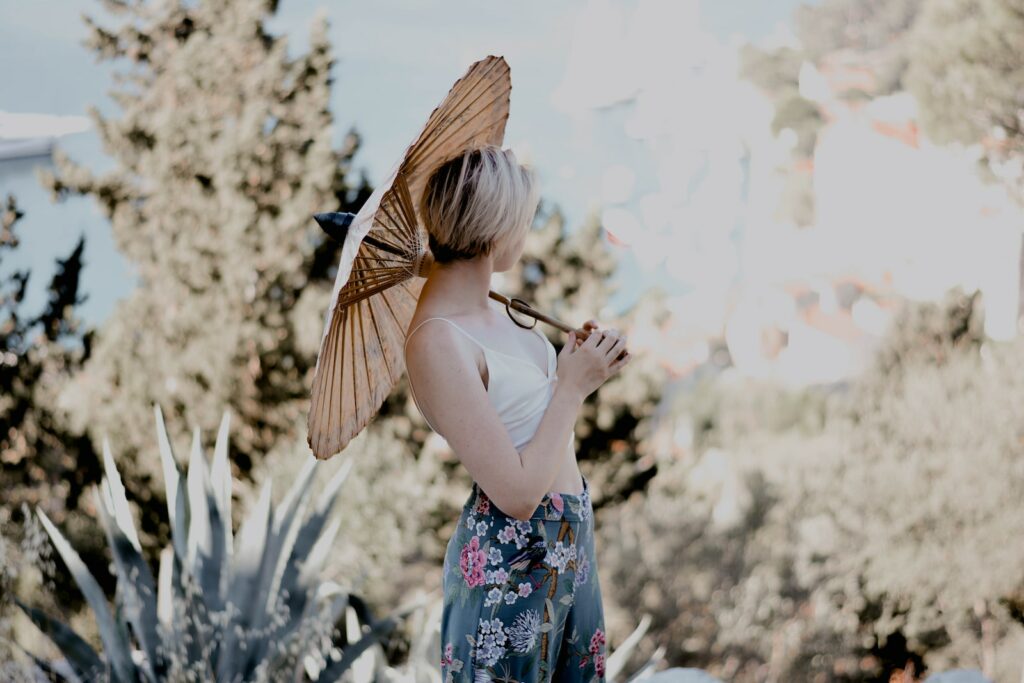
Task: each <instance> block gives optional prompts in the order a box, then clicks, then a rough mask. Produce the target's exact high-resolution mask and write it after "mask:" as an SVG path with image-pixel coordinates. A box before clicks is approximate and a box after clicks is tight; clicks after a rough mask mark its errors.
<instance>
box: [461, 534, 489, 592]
mask: <svg viewBox="0 0 1024 683" xmlns="http://www.w3.org/2000/svg"><path fill="white" fill-rule="evenodd" d="M486 563H487V553H485V552H484V551H483V550H481V549H480V537H479V536H474V537H473V538H471V539H469V543H467V544H466V545H464V546H462V554H461V556H460V557H459V567H460V568H461V569H462V576H463V577H464V578H465V579H466V585H467V586H469V587H470V588H475V587H476V586H482V585H483V584H484V580H485V578H484V564H486Z"/></svg>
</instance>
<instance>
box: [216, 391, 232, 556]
mask: <svg viewBox="0 0 1024 683" xmlns="http://www.w3.org/2000/svg"><path fill="white" fill-rule="evenodd" d="M230 423H231V411H229V410H225V411H224V414H223V415H222V416H221V419H220V428H219V429H218V430H217V441H216V443H215V444H214V447H213V464H212V465H210V485H211V486H212V487H213V492H214V499H215V500H216V501H217V507H218V509H219V510H220V516H221V519H223V520H224V524H223V525H222V531H223V532H224V548H225V549H226V551H227V555H228V557H229V558H230V556H231V552H232V549H233V548H232V544H233V543H234V539H233V538H232V532H231V465H230V464H229V463H228V439H229V434H228V427H229V425H230Z"/></svg>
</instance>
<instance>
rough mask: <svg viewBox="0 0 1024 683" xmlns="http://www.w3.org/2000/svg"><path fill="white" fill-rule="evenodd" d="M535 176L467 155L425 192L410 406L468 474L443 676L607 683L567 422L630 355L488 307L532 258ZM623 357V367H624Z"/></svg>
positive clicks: (500, 154)
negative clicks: (425, 245) (518, 266)
mask: <svg viewBox="0 0 1024 683" xmlns="http://www.w3.org/2000/svg"><path fill="white" fill-rule="evenodd" d="M537 202H538V187H537V181H536V176H535V175H534V173H533V172H532V170H530V169H528V168H526V167H524V166H521V165H520V164H518V163H517V162H516V159H515V157H514V155H513V154H512V152H511V151H510V150H502V149H500V148H499V147H497V146H495V145H486V146H483V147H480V148H476V149H471V150H467V151H466V152H465V153H463V154H462V155H460V156H458V157H455V158H453V159H450V160H448V161H446V162H445V163H443V164H441V165H439V166H438V167H437V169H435V170H434V171H433V172H432V173H431V175H430V177H429V179H428V180H427V183H426V186H425V188H424V191H423V195H422V197H421V198H420V210H421V215H422V216H423V218H424V221H425V223H426V227H427V230H428V233H429V241H430V249H431V252H432V253H433V256H434V259H435V265H434V266H433V268H432V270H431V272H430V274H429V277H428V278H427V281H426V283H425V284H424V286H423V289H422V291H421V293H420V296H419V302H418V305H417V308H416V312H415V314H414V315H413V320H412V321H411V323H410V325H409V331H408V333H407V335H406V340H405V360H406V366H407V369H408V373H409V385H410V389H411V390H412V395H413V400H414V401H415V402H416V405H417V407H418V408H419V410H420V412H421V413H422V414H423V416H424V418H425V419H426V420H427V423H428V424H429V425H430V427H431V428H432V429H433V430H434V431H436V432H437V433H438V434H440V435H441V436H443V437H444V438H445V440H446V441H447V442H448V444H449V445H450V446H451V448H452V450H453V451H454V452H455V455H456V457H458V459H459V460H460V462H462V464H463V465H464V466H465V467H466V470H467V471H468V472H469V474H470V476H471V477H472V479H473V489H472V492H471V493H470V496H469V498H468V500H467V501H466V504H465V505H464V506H463V509H462V514H461V516H460V518H459V524H458V526H457V528H456V531H455V533H454V534H453V535H452V537H451V539H450V540H449V541H448V546H447V550H446V553H445V558H444V573H443V592H444V608H443V611H442V617H441V673H442V676H443V679H444V680H445V681H446V682H447V681H452V682H454V681H471V682H473V683H476V682H477V681H490V680H495V681H520V682H523V681H528V682H531V683H532V682H534V681H557V682H559V683H561V682H562V681H604V657H605V640H606V639H605V633H604V613H603V607H602V602H601V592H600V586H599V582H598V575H597V565H596V559H595V555H594V543H593V514H592V513H593V509H592V507H591V504H590V490H589V484H588V482H587V480H586V478H585V477H583V476H582V475H581V474H580V471H579V468H578V466H577V463H576V453H575V450H574V447H573V442H574V433H573V431H572V428H573V425H574V423H575V421H576V418H577V415H578V413H579V410H580V408H581V406H582V404H583V400H584V399H585V398H586V397H587V396H588V395H589V394H590V393H591V392H593V391H594V390H596V389H597V388H598V387H599V386H600V385H601V384H602V383H604V382H605V381H606V380H607V379H608V378H609V377H611V376H612V375H614V374H615V373H617V372H618V371H619V370H621V369H622V367H623V366H624V365H625V364H626V363H627V362H628V361H629V359H630V356H629V354H628V353H626V352H625V341H626V340H625V337H624V336H622V335H619V334H618V333H617V332H616V331H615V330H610V331H608V330H598V329H597V325H596V323H595V322H594V321H592V320H591V321H588V322H587V323H586V325H585V328H586V329H587V330H589V331H590V335H589V336H588V337H587V339H586V340H585V341H582V342H580V343H579V344H577V341H578V340H577V338H576V335H575V333H574V332H570V333H569V334H568V339H567V341H566V344H565V346H564V347H563V348H562V350H561V351H560V352H558V353H557V355H556V352H555V349H554V346H552V344H551V342H549V341H548V339H547V337H545V336H544V334H543V333H542V332H541V331H540V330H538V329H536V327H534V328H533V329H530V330H526V329H523V328H521V327H519V326H517V325H516V324H515V323H514V322H513V321H512V320H510V319H509V318H508V316H507V314H506V312H505V310H504V307H502V306H501V305H500V304H499V303H497V302H494V300H493V299H491V298H490V297H488V295H487V292H488V289H489V287H490V281H491V273H492V272H494V271H498V272H501V271H506V270H508V269H509V268H511V267H512V265H513V264H514V263H515V262H516V261H517V260H518V259H519V257H520V255H521V254H522V250H523V245H524V243H525V240H526V234H527V232H528V231H529V229H530V226H531V224H532V220H533V214H534V212H535V211H536V207H537ZM620 354H622V358H618V357H619V355H620Z"/></svg>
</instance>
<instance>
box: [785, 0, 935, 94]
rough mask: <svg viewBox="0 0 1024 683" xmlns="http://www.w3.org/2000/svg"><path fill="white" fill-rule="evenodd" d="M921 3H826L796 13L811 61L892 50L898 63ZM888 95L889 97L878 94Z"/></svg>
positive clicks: (872, 0) (907, 0) (827, 0)
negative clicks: (846, 52) (902, 41)
mask: <svg viewBox="0 0 1024 683" xmlns="http://www.w3.org/2000/svg"><path fill="white" fill-rule="evenodd" d="M924 4H926V3H924V2H922V0H824V2H821V3H817V4H814V5H809V4H805V5H801V6H799V7H797V9H796V10H795V11H794V13H793V18H794V21H795V23H796V32H797V35H798V36H799V37H800V43H801V45H802V46H803V49H804V51H805V52H806V54H807V56H808V58H810V59H811V60H814V61H820V60H821V59H823V58H825V57H827V56H828V55H829V54H830V53H833V52H836V51H838V50H849V51H852V52H859V53H869V52H879V51H886V50H891V49H893V48H894V47H895V48H896V49H895V52H894V54H893V55H892V58H894V59H895V60H897V61H898V60H899V59H900V57H899V56H898V52H899V51H900V50H901V49H902V48H901V46H900V41H899V40H898V38H899V37H900V36H902V35H903V34H904V33H905V32H906V31H907V30H908V29H909V28H910V26H911V25H912V24H913V22H914V19H915V17H916V16H917V13H918V11H919V9H920V7H921V6H922V5H924ZM878 94H886V93H884V92H883V93H878Z"/></svg>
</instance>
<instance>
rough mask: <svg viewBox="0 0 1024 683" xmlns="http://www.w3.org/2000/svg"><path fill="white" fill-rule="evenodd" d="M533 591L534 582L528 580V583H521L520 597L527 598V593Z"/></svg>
mask: <svg viewBox="0 0 1024 683" xmlns="http://www.w3.org/2000/svg"><path fill="white" fill-rule="evenodd" d="M532 592H533V584H532V583H530V582H529V581H527V582H526V583H521V584H519V597H521V598H525V597H526V596H527V595H529V594H530V593H532Z"/></svg>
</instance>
